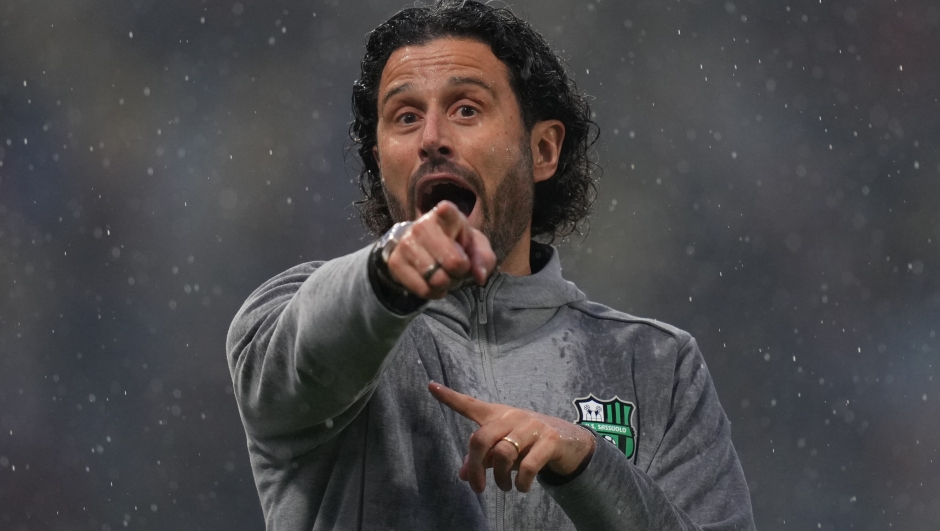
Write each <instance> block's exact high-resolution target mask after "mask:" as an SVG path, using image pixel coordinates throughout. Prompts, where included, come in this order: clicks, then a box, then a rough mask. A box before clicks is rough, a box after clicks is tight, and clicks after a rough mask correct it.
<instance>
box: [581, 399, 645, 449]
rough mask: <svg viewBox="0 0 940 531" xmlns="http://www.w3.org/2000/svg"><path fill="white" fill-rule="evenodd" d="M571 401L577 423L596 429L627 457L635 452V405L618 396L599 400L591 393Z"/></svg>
mask: <svg viewBox="0 0 940 531" xmlns="http://www.w3.org/2000/svg"><path fill="white" fill-rule="evenodd" d="M572 403H573V404H574V407H575V408H577V410H578V420H577V421H576V422H577V423H578V424H581V425H582V426H586V427H588V428H591V429H592V430H594V431H596V432H597V433H598V435H600V436H602V437H603V438H605V439H607V441H608V442H610V443H611V444H613V445H614V446H616V447H617V448H620V451H622V452H623V453H624V454H626V456H627V458H628V459H633V457H634V454H635V453H636V437H637V430H636V419H635V417H636V415H635V413H634V412H635V411H636V405H635V404H633V403H632V402H625V401H623V400H620V398H619V397H616V396H615V397H613V398H611V399H609V400H600V399H598V398H595V397H594V395H593V394H591V395H588V396H587V397H585V398H575V399H574V400H573V401H572Z"/></svg>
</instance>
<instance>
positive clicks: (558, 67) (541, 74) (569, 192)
mask: <svg viewBox="0 0 940 531" xmlns="http://www.w3.org/2000/svg"><path fill="white" fill-rule="evenodd" d="M440 37H459V38H470V39H474V40H477V41H480V42H482V43H485V44H488V45H489V46H490V49H491V50H492V51H493V55H495V56H496V57H497V58H498V59H500V60H501V61H502V62H503V63H504V64H505V65H506V66H507V67H508V68H509V72H510V76H511V79H510V82H511V86H512V88H513V91H514V92H515V94H516V98H517V100H518V102H519V106H520V108H521V110H522V119H523V122H524V125H525V127H526V129H527V130H530V129H531V128H532V126H533V125H535V123H536V122H539V121H542V120H550V119H555V120H559V121H561V122H562V123H563V124H564V126H565V138H564V141H563V143H562V146H561V153H560V156H559V161H558V168H557V170H556V172H555V175H554V176H553V177H552V178H550V179H547V180H545V181H542V182H539V183H536V185H535V197H534V205H533V212H532V235H533V236H547V237H548V238H549V239H550V240H551V239H553V238H554V237H555V236H560V237H564V236H567V235H569V234H571V233H572V232H574V231H576V230H577V228H578V225H579V223H580V222H581V221H582V220H583V219H584V218H586V217H587V215H588V213H589V212H590V210H591V204H592V203H593V202H594V198H595V196H596V188H595V186H594V177H593V170H595V169H596V167H597V165H596V164H595V163H594V162H593V161H592V160H591V155H592V150H591V148H592V147H593V145H594V143H595V142H596V141H597V138H598V136H599V130H598V128H597V125H596V124H595V123H594V122H593V121H592V120H591V109H590V106H589V105H588V103H587V101H586V99H585V96H584V95H583V94H581V93H580V92H578V89H577V87H576V86H575V84H574V82H573V81H572V80H571V79H570V78H569V77H568V74H567V73H566V71H565V68H564V66H563V64H562V61H561V59H560V58H559V57H558V55H557V54H556V53H555V52H554V50H552V48H551V47H550V46H549V45H548V43H547V42H545V39H544V38H543V37H542V36H541V35H540V34H539V33H538V32H536V31H535V30H534V29H533V28H532V27H531V26H530V25H529V24H528V23H527V22H525V21H524V20H522V19H520V18H518V17H516V16H515V15H514V14H512V12H511V11H509V10H508V9H505V8H495V7H492V6H488V5H485V4H482V3H480V2H477V1H474V0H440V1H438V2H437V4H436V5H433V6H422V7H414V8H409V9H404V10H402V11H400V12H398V14H396V15H394V16H393V17H392V18H390V19H388V20H387V21H386V22H385V23H383V24H381V25H380V26H379V27H377V28H375V30H373V31H372V32H371V33H369V35H368V38H367V42H366V52H365V55H364V56H363V58H362V64H361V71H360V75H359V80H358V81H356V83H355V84H354V85H353V96H352V110H353V115H354V117H355V119H354V121H353V123H352V125H351V126H350V129H349V135H350V138H351V139H352V141H353V142H354V144H356V145H358V152H359V158H360V160H361V161H362V168H361V170H360V172H359V186H360V188H361V189H362V193H363V196H364V197H363V199H361V200H360V201H357V202H356V206H357V207H358V208H359V212H360V215H361V217H362V222H363V224H364V225H365V226H366V228H368V229H369V230H370V231H371V232H373V233H374V234H382V233H384V232H385V231H387V230H388V229H389V228H391V226H392V224H393V220H392V216H391V213H390V212H389V208H388V202H387V199H386V197H385V191H384V189H383V187H382V181H381V176H380V174H379V167H378V164H377V163H376V160H375V158H374V157H373V155H372V148H373V147H374V146H375V145H376V142H377V138H376V129H377V127H378V90H379V82H380V80H381V78H382V70H383V69H384V68H385V63H386V62H387V61H388V58H389V56H391V54H392V52H394V51H395V50H397V49H399V48H401V47H403V46H409V45H420V44H424V43H427V42H430V41H431V40H434V39H437V38H440Z"/></svg>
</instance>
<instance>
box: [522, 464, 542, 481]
mask: <svg viewBox="0 0 940 531" xmlns="http://www.w3.org/2000/svg"><path fill="white" fill-rule="evenodd" d="M538 472H539V471H538V469H537V468H536V465H535V464H534V463H532V462H531V461H523V462H522V464H521V465H519V475H525V476H527V477H528V476H534V475H536V474H538Z"/></svg>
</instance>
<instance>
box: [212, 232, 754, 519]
mask: <svg viewBox="0 0 940 531" xmlns="http://www.w3.org/2000/svg"><path fill="white" fill-rule="evenodd" d="M368 256H369V249H368V248H366V249H362V250H360V251H357V252H355V253H352V254H350V255H347V256H343V257H341V258H337V259H334V260H331V261H328V262H311V263H306V264H302V265H299V266H296V267H294V268H292V269H290V270H288V271H286V272H284V273H282V274H280V275H278V276H276V277H274V278H273V279H271V280H269V281H268V282H266V283H264V284H263V285H262V286H261V287H259V288H258V289H257V290H256V291H255V292H254V293H252V294H251V296H250V297H249V298H248V300H247V301H246V302H245V304H244V305H243V307H242V308H241V310H240V311H239V312H238V314H237V315H236V317H235V319H234V321H233V323H232V325H231V329H230V331H229V335H228V340H227V352H228V361H229V367H230V370H231V373H232V379H233V381H234V388H235V394H236V398H237V401H238V406H239V411H240V413H241V417H242V420H243V422H244V425H245V431H246V433H247V438H248V448H249V454H250V460H251V466H252V469H253V472H254V477H255V482H256V485H257V488H258V493H259V495H260V498H261V504H262V508H263V510H264V516H265V521H266V523H267V529H268V530H269V531H288V530H290V531H294V530H321V529H322V530H327V529H341V530H346V529H349V530H357V529H367V530H372V529H383V530H384V529H396V530H487V529H489V530H502V529H540V530H573V529H577V530H579V531H589V530H590V531H599V530H601V531H602V530H614V529H625V530H672V529H683V530H686V529H687V530H691V529H708V530H716V531H717V530H751V529H753V528H754V524H753V518H752V515H751V505H750V497H749V493H748V489H747V485H746V483H745V480H744V475H743V473H742V470H741V466H740V464H739V461H738V458H737V455H736V453H735V450H734V448H733V446H732V443H731V432H730V423H729V421H728V419H727V417H726V416H725V413H724V411H723V410H722V408H721V406H720V404H719V402H718V397H717V395H716V393H715V390H714V388H713V385H712V381H711V377H710V376H709V373H708V370H707V368H706V366H705V362H704V361H703V358H702V355H701V353H700V352H699V349H698V347H697V345H696V342H695V340H694V339H693V338H691V337H690V336H689V335H688V334H687V333H685V332H683V331H680V330H677V329H675V328H673V327H671V326H668V325H665V324H663V323H659V322H657V321H653V320H648V319H641V318H637V317H633V316H630V315H627V314H624V313H620V312H617V311H614V310H612V309H610V308H607V307H605V306H602V305H600V304H595V303H592V302H589V301H588V300H586V298H585V296H584V294H583V293H582V292H581V291H579V290H578V289H577V288H576V287H575V285H574V284H572V283H570V282H567V281H565V280H564V279H563V278H562V275H561V266H560V262H559V260H558V256H557V251H556V250H555V249H553V248H551V247H548V246H544V245H540V244H536V243H535V242H533V247H532V263H533V270H534V271H535V270H536V269H538V270H537V272H535V273H534V274H532V275H530V276H525V277H516V276H511V275H508V274H504V273H496V274H495V275H493V276H492V277H491V278H490V280H489V281H488V282H487V284H486V285H485V286H484V287H477V286H474V287H468V288H464V289H462V290H460V291H457V292H454V293H452V294H451V295H449V296H447V297H446V298H445V299H442V300H437V301H432V302H430V303H429V304H427V305H425V306H424V307H423V308H421V309H420V310H419V311H417V312H415V313H412V314H409V315H405V316H402V315H398V314H396V313H395V312H392V311H389V309H388V308H387V307H386V306H385V305H384V304H383V302H382V301H380V300H379V299H378V298H377V296H376V294H375V291H374V290H373V288H372V285H371V283H370V281H369V276H368V267H367V264H368ZM543 264H544V265H543ZM539 266H541V267H539ZM430 380H434V381H438V382H442V383H444V384H445V385H448V386H449V387H451V388H453V389H455V390H457V391H460V392H462V393H466V394H469V395H472V396H475V397H477V398H480V399H482V400H486V401H490V402H499V403H503V404H508V405H511V406H516V407H520V408H526V409H530V410H534V411H538V412H540V413H544V414H547V415H552V416H555V417H559V418H562V419H568V420H571V421H572V422H574V421H582V423H583V424H585V425H587V426H589V427H592V428H596V429H598V430H597V432H596V433H598V434H600V435H599V437H598V441H597V444H596V450H595V452H594V455H593V457H592V458H591V460H590V462H589V464H588V465H587V467H586V468H585V469H584V470H583V472H581V473H580V474H579V475H578V476H576V477H575V478H574V479H572V480H570V481H568V482H563V483H562V484H558V483H560V482H557V481H551V480H550V479H551V478H548V477H547V476H543V475H541V474H540V475H539V477H538V482H537V483H534V484H533V486H532V490H531V491H530V492H528V493H520V492H517V491H515V490H513V491H511V492H508V493H504V492H502V491H500V490H499V489H498V488H497V487H496V485H495V483H494V482H493V479H492V473H489V474H488V477H489V479H488V483H487V487H486V490H485V491H484V492H483V493H482V494H476V493H474V492H473V491H472V490H471V489H470V487H469V485H468V484H467V483H466V482H464V481H462V480H460V479H459V478H458V477H457V473H458V470H459V468H460V466H461V463H462V462H463V457H464V455H465V454H466V451H467V443H468V440H469V437H470V434H471V433H473V431H475V430H476V428H477V426H476V425H475V424H474V423H473V422H471V421H470V420H467V419H465V418H463V417H461V416H460V415H458V414H456V413H454V412H453V411H451V410H450V409H448V408H447V407H446V406H443V405H442V404H440V403H438V402H437V401H436V400H435V399H434V398H433V397H432V396H431V395H430V393H428V391H427V388H426V387H427V384H428V382H429V381H430ZM610 404H615V405H616V404H621V405H623V404H629V406H622V407H621V408H620V409H619V410H618V411H620V412H622V413H623V415H622V418H619V419H617V422H615V421H614V420H612V419H613V413H611V411H612V410H611V409H609V408H608V409H607V413H608V414H609V415H610V418H608V419H606V420H607V421H608V422H607V423H606V424H603V423H602V424H598V423H593V424H592V423H590V422H586V421H589V420H590V419H591V418H593V419H594V420H603V418H602V417H603V415H604V412H603V411H601V410H602V409H603V408H604V407H606V406H607V405H610ZM592 408H593V409H592ZM615 409H616V407H615ZM592 415H594V416H593V417H592ZM627 417H629V418H627ZM618 422H619V424H618ZM604 426H606V427H607V428H604ZM618 426H619V427H618ZM604 429H614V430H622V431H623V433H625V434H628V435H631V436H632V440H629V439H622V438H618V437H617V436H616V435H614V436H611V437H610V438H611V439H617V440H619V441H620V443H619V445H615V444H608V443H609V442H610V441H608V440H607V438H605V437H603V435H605V434H606V433H605V432H604V431H602V430H604ZM607 433H616V431H608V432H607ZM624 441H628V442H629V443H630V444H629V445H628V446H627V447H626V449H625V445H624ZM628 454H629V455H628Z"/></svg>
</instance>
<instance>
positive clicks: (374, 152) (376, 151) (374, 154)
mask: <svg viewBox="0 0 940 531" xmlns="http://www.w3.org/2000/svg"><path fill="white" fill-rule="evenodd" d="M372 158H373V159H375V165H376V166H378V165H379V146H372Z"/></svg>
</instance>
